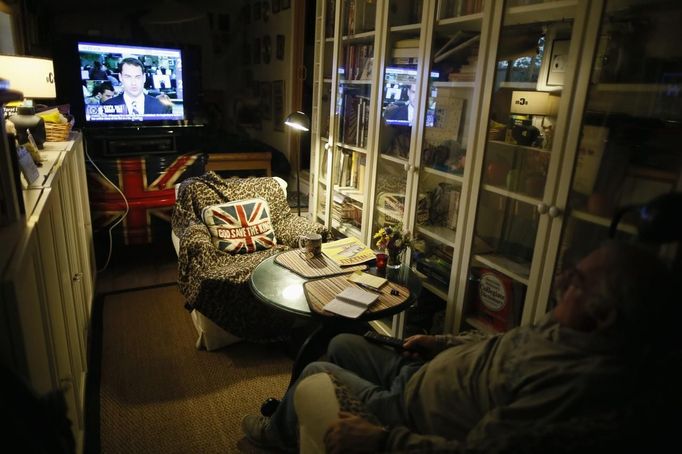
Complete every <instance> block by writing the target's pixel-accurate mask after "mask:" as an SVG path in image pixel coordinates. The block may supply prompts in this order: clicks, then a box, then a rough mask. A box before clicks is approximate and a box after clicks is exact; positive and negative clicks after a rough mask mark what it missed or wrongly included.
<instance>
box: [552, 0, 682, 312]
mask: <svg viewBox="0 0 682 454" xmlns="http://www.w3.org/2000/svg"><path fill="white" fill-rule="evenodd" d="M680 17H682V4H681V3H680V2H667V1H661V0H658V1H633V2H620V1H611V0H609V1H607V2H606V5H605V11H604V13H603V16H602V18H601V24H600V27H599V34H598V36H597V38H596V42H597V44H596V47H595V49H588V50H589V51H592V50H594V61H593V64H592V69H591V73H590V75H589V82H590V84H589V86H588V89H587V96H586V98H585V99H586V102H585V107H584V113H583V118H582V125H581V126H580V131H581V135H580V140H579V143H578V147H577V152H576V154H575V162H574V165H573V175H572V179H571V184H570V191H569V198H568V203H567V213H568V215H567V216H566V218H565V220H564V224H563V231H562V238H561V245H560V247H559V251H558V255H557V263H556V266H555V268H556V270H557V273H560V272H561V271H562V270H564V269H566V268H568V267H570V266H572V265H573V264H575V263H576V262H577V261H579V260H580V258H582V257H584V256H585V255H587V254H588V253H589V252H590V251H592V250H593V249H595V248H597V247H598V246H599V244H600V243H601V242H603V241H604V240H605V239H607V238H608V236H609V226H610V224H611V221H612V219H613V218H614V216H615V215H616V213H617V212H618V210H619V208H622V207H627V206H632V205H640V204H645V203H647V202H649V201H651V200H653V199H654V198H656V197H658V196H660V195H662V194H666V193H669V192H673V191H680V190H682V181H681V177H680V166H681V165H682V149H681V148H680V144H681V143H682V123H680V122H681V121H682V100H681V96H682V95H681V94H680V93H681V91H680V86H681V84H682V52H680V49H679V44H674V43H680V42H682V28H681V27H680V26H679V25H680V24H679V18H680ZM635 212H636V210H632V211H630V213H629V214H627V215H626V216H624V217H623V218H622V219H621V221H620V222H619V223H618V224H617V231H616V232H615V237H616V238H619V239H625V240H632V239H634V238H635V237H636V234H637V227H636V220H635V218H634V217H633V215H634V214H635ZM552 294H553V292H550V295H548V298H550V302H549V304H548V307H547V308H546V310H549V309H551V308H552V307H553V305H554V301H553V299H551V295H552ZM541 313H544V311H542V312H541Z"/></svg>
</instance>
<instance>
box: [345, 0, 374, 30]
mask: <svg viewBox="0 0 682 454" xmlns="http://www.w3.org/2000/svg"><path fill="white" fill-rule="evenodd" d="M344 3H345V5H346V33H347V34H348V35H355V34H357V33H363V32H367V31H371V30H374V21H375V19H376V2H369V1H367V0H348V1H346V2H344Z"/></svg>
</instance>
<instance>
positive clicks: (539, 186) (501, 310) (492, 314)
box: [464, 2, 576, 331]
mask: <svg viewBox="0 0 682 454" xmlns="http://www.w3.org/2000/svg"><path fill="white" fill-rule="evenodd" d="M517 3H519V2H510V3H508V4H507V5H506V6H505V10H504V11H503V17H502V27H501V30H500V33H499V40H498V46H497V58H496V62H497V63H496V67H495V74H494V83H493V88H492V89H493V92H492V97H491V102H490V115H489V118H488V124H487V137H486V143H485V149H484V155H483V163H482V165H483V167H482V172H481V181H480V188H479V196H478V202H477V209H476V217H475V221H474V222H475V224H474V238H473V246H472V256H471V261H470V263H469V273H468V283H467V289H466V294H465V308H464V320H465V322H466V323H467V324H468V325H470V326H474V327H477V328H480V329H484V330H488V331H505V330H507V329H510V328H512V327H514V326H516V325H518V324H520V323H521V320H522V317H523V316H524V310H525V309H526V307H525V300H526V295H527V294H529V295H532V294H533V292H534V291H535V290H534V289H533V290H532V291H529V287H530V286H532V285H535V284H534V283H533V282H531V279H530V275H531V265H532V263H533V258H534V253H535V247H536V246H535V245H536V241H537V236H538V227H539V223H540V217H541V216H543V215H545V214H546V213H543V212H542V211H543V210H542V209H541V210H540V211H538V206H542V201H543V197H544V196H545V192H546V191H553V188H554V185H556V180H557V176H556V173H557V172H558V169H557V167H558V163H559V162H560V161H559V158H560V153H561V150H560V147H558V146H555V145H556V144H555V141H554V133H555V131H556V125H557V124H558V123H559V122H560V121H564V122H565V121H566V120H565V119H562V118H560V117H559V115H558V105H559V101H560V99H561V95H562V88H563V84H564V80H563V76H564V73H565V69H566V68H565V61H566V60H567V58H568V50H569V47H570V45H571V37H572V30H573V25H574V21H573V19H572V18H573V17H575V8H576V4H575V3H571V2H546V3H537V4H531V5H526V4H523V5H520V6H516V4H517ZM524 3H526V2H524ZM495 7H500V5H499V4H497V3H495ZM553 162H554V166H552V163H553ZM553 169H554V170H553ZM552 172H554V173H552ZM549 194H552V192H549ZM529 306H530V305H529ZM531 309H532V308H531Z"/></svg>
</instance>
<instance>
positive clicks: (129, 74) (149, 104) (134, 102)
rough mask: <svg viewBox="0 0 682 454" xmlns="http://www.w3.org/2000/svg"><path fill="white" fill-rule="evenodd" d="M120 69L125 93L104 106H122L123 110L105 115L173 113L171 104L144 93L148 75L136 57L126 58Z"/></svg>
mask: <svg viewBox="0 0 682 454" xmlns="http://www.w3.org/2000/svg"><path fill="white" fill-rule="evenodd" d="M120 68H121V70H120V74H119V77H120V79H121V85H122V86H123V93H121V94H120V95H118V96H114V97H113V98H111V99H109V100H108V101H106V102H103V103H102V105H104V106H122V108H119V109H116V110H115V111H114V112H108V111H105V113H112V114H118V115H121V114H124V115H134V116H138V115H139V116H142V115H146V114H170V113H172V111H173V106H172V105H171V104H169V103H163V102H161V101H160V100H158V99H157V98H155V97H153V96H149V95H146V94H145V93H144V92H143V88H144V84H145V81H146V75H145V72H144V65H143V64H142V62H140V60H138V59H137V58H134V57H128V58H124V59H123V60H121V66H120Z"/></svg>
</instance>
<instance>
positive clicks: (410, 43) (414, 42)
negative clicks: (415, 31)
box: [393, 38, 419, 48]
mask: <svg viewBox="0 0 682 454" xmlns="http://www.w3.org/2000/svg"><path fill="white" fill-rule="evenodd" d="M393 47H399V48H404V47H415V48H416V47H419V38H407V39H399V40H398V41H396V42H395V44H394V45H393Z"/></svg>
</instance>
